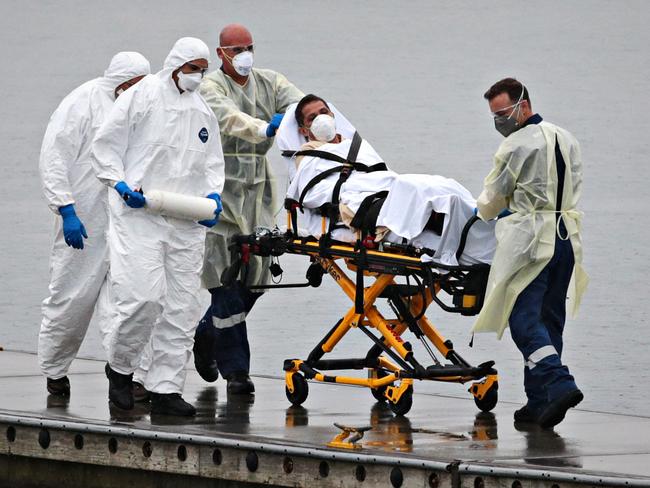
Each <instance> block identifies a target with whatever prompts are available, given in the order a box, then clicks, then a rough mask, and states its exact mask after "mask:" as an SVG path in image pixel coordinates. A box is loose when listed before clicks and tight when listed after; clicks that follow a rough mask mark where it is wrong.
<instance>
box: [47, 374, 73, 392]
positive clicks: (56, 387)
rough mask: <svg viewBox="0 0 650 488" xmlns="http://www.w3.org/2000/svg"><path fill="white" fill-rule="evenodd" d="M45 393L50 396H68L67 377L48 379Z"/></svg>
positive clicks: (68, 384) (68, 385)
mask: <svg viewBox="0 0 650 488" xmlns="http://www.w3.org/2000/svg"><path fill="white" fill-rule="evenodd" d="M47 391H48V392H49V393H50V395H56V396H70V380H69V379H68V377H67V376H64V377H63V378H59V379H56V380H53V379H52V378H48V379H47Z"/></svg>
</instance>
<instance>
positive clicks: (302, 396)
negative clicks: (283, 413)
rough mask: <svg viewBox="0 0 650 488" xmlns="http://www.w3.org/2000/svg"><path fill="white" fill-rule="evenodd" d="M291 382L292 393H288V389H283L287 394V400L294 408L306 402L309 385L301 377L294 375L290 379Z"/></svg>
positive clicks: (298, 374) (297, 374)
mask: <svg viewBox="0 0 650 488" xmlns="http://www.w3.org/2000/svg"><path fill="white" fill-rule="evenodd" d="M291 380H292V381H293V393H292V392H290V391H289V388H288V387H286V386H285V387H284V392H285V393H286V394H287V400H289V401H290V402H291V404H292V405H294V406H296V407H297V406H300V405H302V404H303V403H304V402H305V400H307V395H309V384H308V383H307V380H306V379H305V377H304V376H303V375H301V374H300V373H294V374H293V376H292V377H291Z"/></svg>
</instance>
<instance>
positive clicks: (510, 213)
mask: <svg viewBox="0 0 650 488" xmlns="http://www.w3.org/2000/svg"><path fill="white" fill-rule="evenodd" d="M508 215H512V212H511V211H510V210H508V209H507V208H504V209H503V210H501V212H499V215H497V218H498V219H502V218H503V217H507V216H508Z"/></svg>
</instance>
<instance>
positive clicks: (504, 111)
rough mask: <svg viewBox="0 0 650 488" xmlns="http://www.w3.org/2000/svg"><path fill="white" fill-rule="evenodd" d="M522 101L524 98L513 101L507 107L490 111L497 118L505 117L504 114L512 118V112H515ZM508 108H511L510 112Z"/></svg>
mask: <svg viewBox="0 0 650 488" xmlns="http://www.w3.org/2000/svg"><path fill="white" fill-rule="evenodd" d="M521 102H522V100H519V101H518V102H517V103H513V104H512V105H508V106H507V107H503V108H502V109H500V110H497V111H496V112H490V113H491V114H492V117H494V118H495V119H496V118H497V117H504V116H507V117H508V118H510V117H511V116H512V114H513V113H514V112H515V108H516V107H517V106H518V105H520V104H521ZM508 110H510V113H508Z"/></svg>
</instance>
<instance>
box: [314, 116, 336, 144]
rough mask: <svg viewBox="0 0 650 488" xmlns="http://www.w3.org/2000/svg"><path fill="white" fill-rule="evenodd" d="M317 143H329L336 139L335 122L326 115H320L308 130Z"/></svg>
mask: <svg viewBox="0 0 650 488" xmlns="http://www.w3.org/2000/svg"><path fill="white" fill-rule="evenodd" d="M309 130H310V131H311V133H312V134H313V135H314V137H315V138H316V140H317V141H322V142H330V141H331V140H332V139H334V138H335V137H336V121H335V120H334V117H332V116H331V115H328V114H320V115H319V116H318V117H316V118H315V119H314V121H313V122H312V123H311V127H310V128H309Z"/></svg>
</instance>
